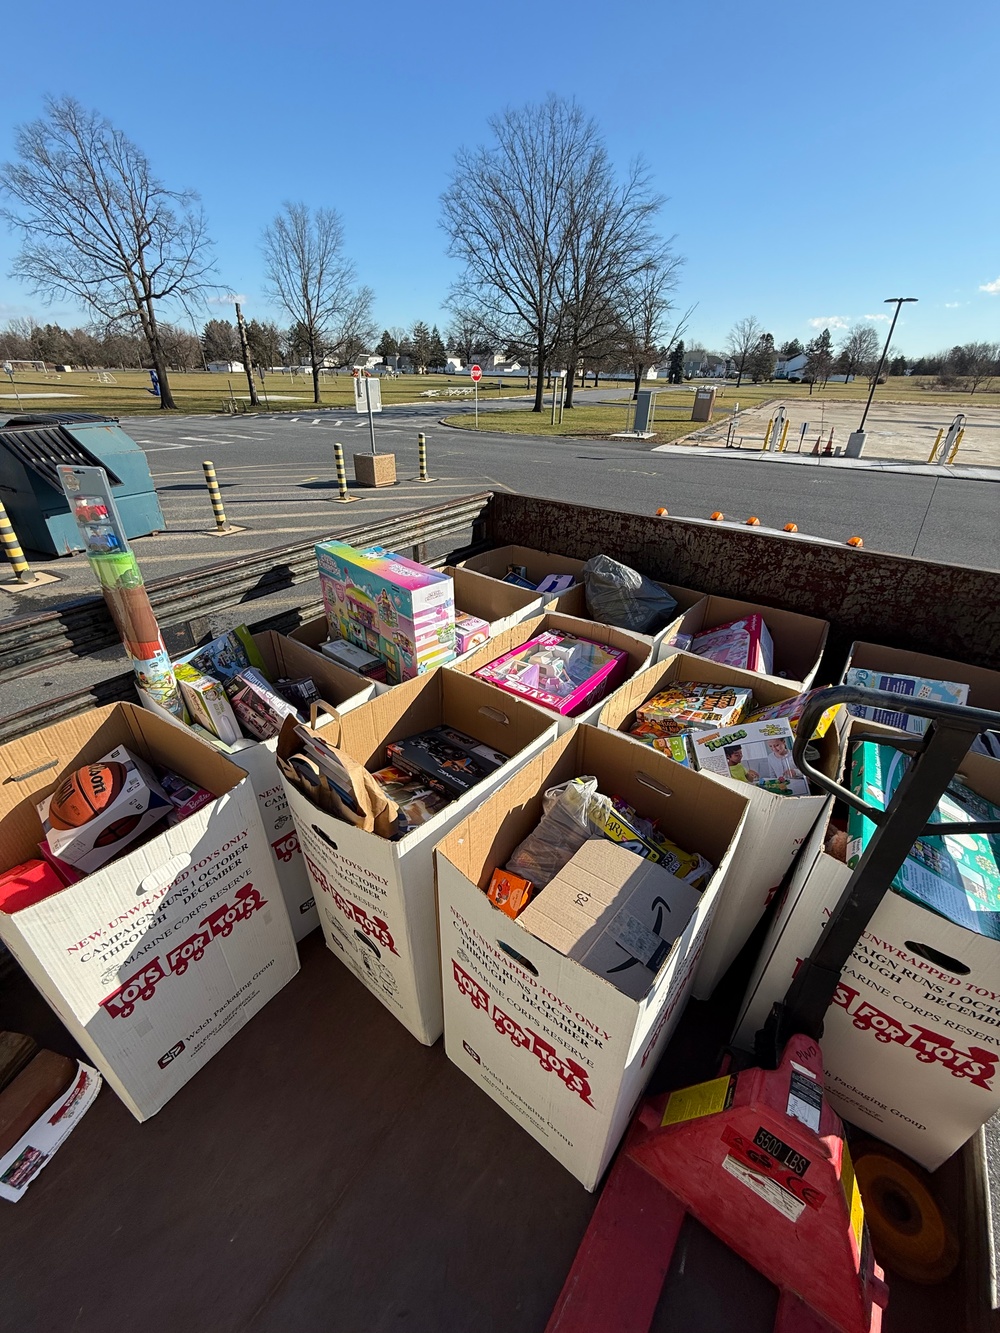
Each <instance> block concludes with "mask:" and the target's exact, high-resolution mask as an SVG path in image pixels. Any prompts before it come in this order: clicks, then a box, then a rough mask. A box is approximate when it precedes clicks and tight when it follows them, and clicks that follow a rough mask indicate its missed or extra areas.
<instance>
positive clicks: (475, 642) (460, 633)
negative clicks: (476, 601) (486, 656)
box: [455, 611, 490, 653]
mask: <svg viewBox="0 0 1000 1333" xmlns="http://www.w3.org/2000/svg"><path fill="white" fill-rule="evenodd" d="M489 637H490V627H489V622H488V621H486V620H480V618H479V617H478V616H470V615H468V614H467V613H466V612H465V611H456V612H455V651H456V653H467V652H469V651H471V649H473V648H479V647H481V646H482V644H484V643H485V642H486V640H487V639H488V638H489Z"/></svg>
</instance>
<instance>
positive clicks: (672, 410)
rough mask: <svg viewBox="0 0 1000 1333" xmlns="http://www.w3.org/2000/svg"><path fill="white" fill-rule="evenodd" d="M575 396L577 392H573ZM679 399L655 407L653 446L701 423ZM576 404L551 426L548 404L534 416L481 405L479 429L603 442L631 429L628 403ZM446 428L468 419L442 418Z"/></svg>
mask: <svg viewBox="0 0 1000 1333" xmlns="http://www.w3.org/2000/svg"><path fill="white" fill-rule="evenodd" d="M576 392H577V393H579V392H580V391H579V389H577V391H576ZM676 397H678V398H681V400H682V405H679V406H673V405H671V404H667V405H664V404H663V402H662V400H661V401H660V402H658V403H657V405H656V416H655V419H654V422H653V430H654V434H655V436H656V441H655V442H656V443H657V444H668V443H669V442H670V441H671V440H677V439H680V437H681V436H682V435H690V433H691V432H692V431H693V430H700V429H701V427H702V426H703V425H704V424H705V423H704V422H701V421H692V420H691V419H690V418H691V397H690V395H688V394H684V395H683V396H682V395H680V394H678V395H676ZM577 401H578V402H579V403H580V405H579V406H578V407H573V408H570V409H568V410H567V411H565V412H564V413H563V421H562V425H561V426H553V425H552V424H551V408H550V406H549V404H548V403H546V405H545V410H544V411H543V412H542V413H541V414H538V413H536V412H532V411H531V409H530V408H529V407H528V406H525V408H524V410H523V411H521V410H516V409H515V410H512V409H510V408H505V409H504V410H503V411H502V412H484V411H483V408H482V403H480V408H479V429H480V430H493V431H499V432H500V433H501V434H504V435H568V436H572V437H574V438H576V439H595V440H606V439H607V438H608V436H610V435H613V434H615V433H616V432H617V431H624V430H631V429H632V403H631V401H629V400H627V399H626V400H623V401H622V402H621V403H588V402H587V401H586V398H585V397H584V398H583V399H582V400H581V399H578V400H577ZM445 424H446V425H448V426H464V427H465V428H466V429H472V426H473V420H472V417H471V416H470V415H468V414H466V413H464V412H463V413H462V415H461V416H450V417H445Z"/></svg>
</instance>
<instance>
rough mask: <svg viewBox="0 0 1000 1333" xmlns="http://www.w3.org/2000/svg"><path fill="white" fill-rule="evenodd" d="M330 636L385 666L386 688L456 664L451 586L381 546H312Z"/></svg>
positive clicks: (435, 572) (433, 572)
mask: <svg viewBox="0 0 1000 1333" xmlns="http://www.w3.org/2000/svg"><path fill="white" fill-rule="evenodd" d="M316 563H317V565H318V566H319V581H320V587H321V589H322V592H323V602H324V605H325V606H326V613H327V617H328V619H329V622H330V633H331V635H334V636H335V635H337V634H339V635H340V637H341V638H342V639H347V640H349V641H350V642H351V643H354V644H357V646H358V647H359V648H364V649H365V650H366V651H368V652H369V653H374V654H375V656H376V657H381V658H382V660H383V661H384V662H385V664H386V675H387V678H388V680H389V683H390V684H393V685H395V684H397V683H398V682H399V681H401V680H412V679H413V677H415V676H419V675H422V674H423V673H424V672H425V671H430V670H431V668H432V667H436V666H443V665H444V663H445V662H450V661H451V659H452V658H453V657H454V656H455V596H454V584H453V582H452V580H451V578H450V577H449V576H448V575H447V574H442V573H440V572H439V571H438V570H436V569H430V568H428V567H427V566H426V565H418V564H417V563H416V561H414V560H407V559H405V558H404V557H403V556H399V555H394V554H393V553H392V552H391V551H386V550H384V549H383V548H382V547H381V546H371V547H368V548H367V549H366V550H364V551H358V550H356V549H355V548H354V547H353V546H349V545H348V544H347V543H346V542H319V543H317V546H316Z"/></svg>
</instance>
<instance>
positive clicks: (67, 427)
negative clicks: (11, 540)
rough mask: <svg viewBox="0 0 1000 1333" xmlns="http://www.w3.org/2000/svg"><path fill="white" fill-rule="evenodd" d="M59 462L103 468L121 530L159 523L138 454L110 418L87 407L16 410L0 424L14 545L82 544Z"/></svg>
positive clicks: (60, 549) (146, 529) (3, 492)
mask: <svg viewBox="0 0 1000 1333" xmlns="http://www.w3.org/2000/svg"><path fill="white" fill-rule="evenodd" d="M60 464H68V465H69V466H71V467H102V468H104V470H105V472H107V474H108V480H109V482H110V483H111V487H112V494H113V496H114V499H115V504H116V505H117V506H118V512H119V514H120V515H121V519H122V523H123V525H124V528H125V535H126V536H127V537H130V538H131V537H145V536H147V535H148V534H149V533H152V532H160V531H161V530H162V529H163V527H164V521H163V511H162V510H161V509H160V502H159V499H158V498H157V495H156V490H155V488H154V486H153V478H152V476H151V475H150V471H149V464H148V462H147V461H146V455H145V453H144V452H143V450H142V449H140V448H139V446H138V445H137V444H136V443H135V441H134V440H133V439H132V438H131V437H130V436H129V435H126V433H125V431H123V430H122V428H121V426H120V425H119V424H118V422H117V421H115V420H113V419H111V418H109V417H104V416H96V415H94V414H93V413H89V412H65V413H61V412H60V413H41V414H38V415H34V414H30V413H23V414H21V415H18V416H14V417H11V418H9V419H8V421H7V422H6V424H5V425H3V426H0V499H2V500H3V504H4V507H5V509H6V510H7V514H8V517H9V518H10V521H11V524H12V525H13V528H14V531H15V532H16V533H17V536H18V539H19V540H20V542H21V545H22V546H24V547H27V548H28V549H29V550H32V551H41V552H43V553H44V554H46V555H71V554H72V553H73V552H74V551H82V550H83V543H82V542H81V540H80V534H79V530H78V528H77V526H76V520H75V519H74V518H73V515H72V514H71V513H70V510H69V505H68V504H67V502H66V497H65V496H64V495H63V491H62V487H61V486H60V484H59V475H58V473H57V471H56V469H57V468H58V466H59V465H60Z"/></svg>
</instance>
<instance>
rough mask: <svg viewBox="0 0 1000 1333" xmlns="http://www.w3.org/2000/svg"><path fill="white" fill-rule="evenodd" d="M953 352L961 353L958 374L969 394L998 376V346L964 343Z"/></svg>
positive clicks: (999, 352) (999, 357)
mask: <svg viewBox="0 0 1000 1333" xmlns="http://www.w3.org/2000/svg"><path fill="white" fill-rule="evenodd" d="M955 351H958V352H960V353H961V357H960V358H959V364H960V365H961V370H960V372H959V373H960V374H961V375H962V376H963V377H964V378H965V379H966V381H967V382H968V385H969V392H970V393H975V392H976V390H977V389H978V388H979V386H980V385H981V384H985V385H987V386H988V385H989V383H990V380H991V379H992V378H993V376H994V375H997V374H1000V344H997V343H988V342H978V343H965V344H964V345H963V346H962V347H961V348H956V349H955ZM952 356H954V352H953V353H952Z"/></svg>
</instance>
